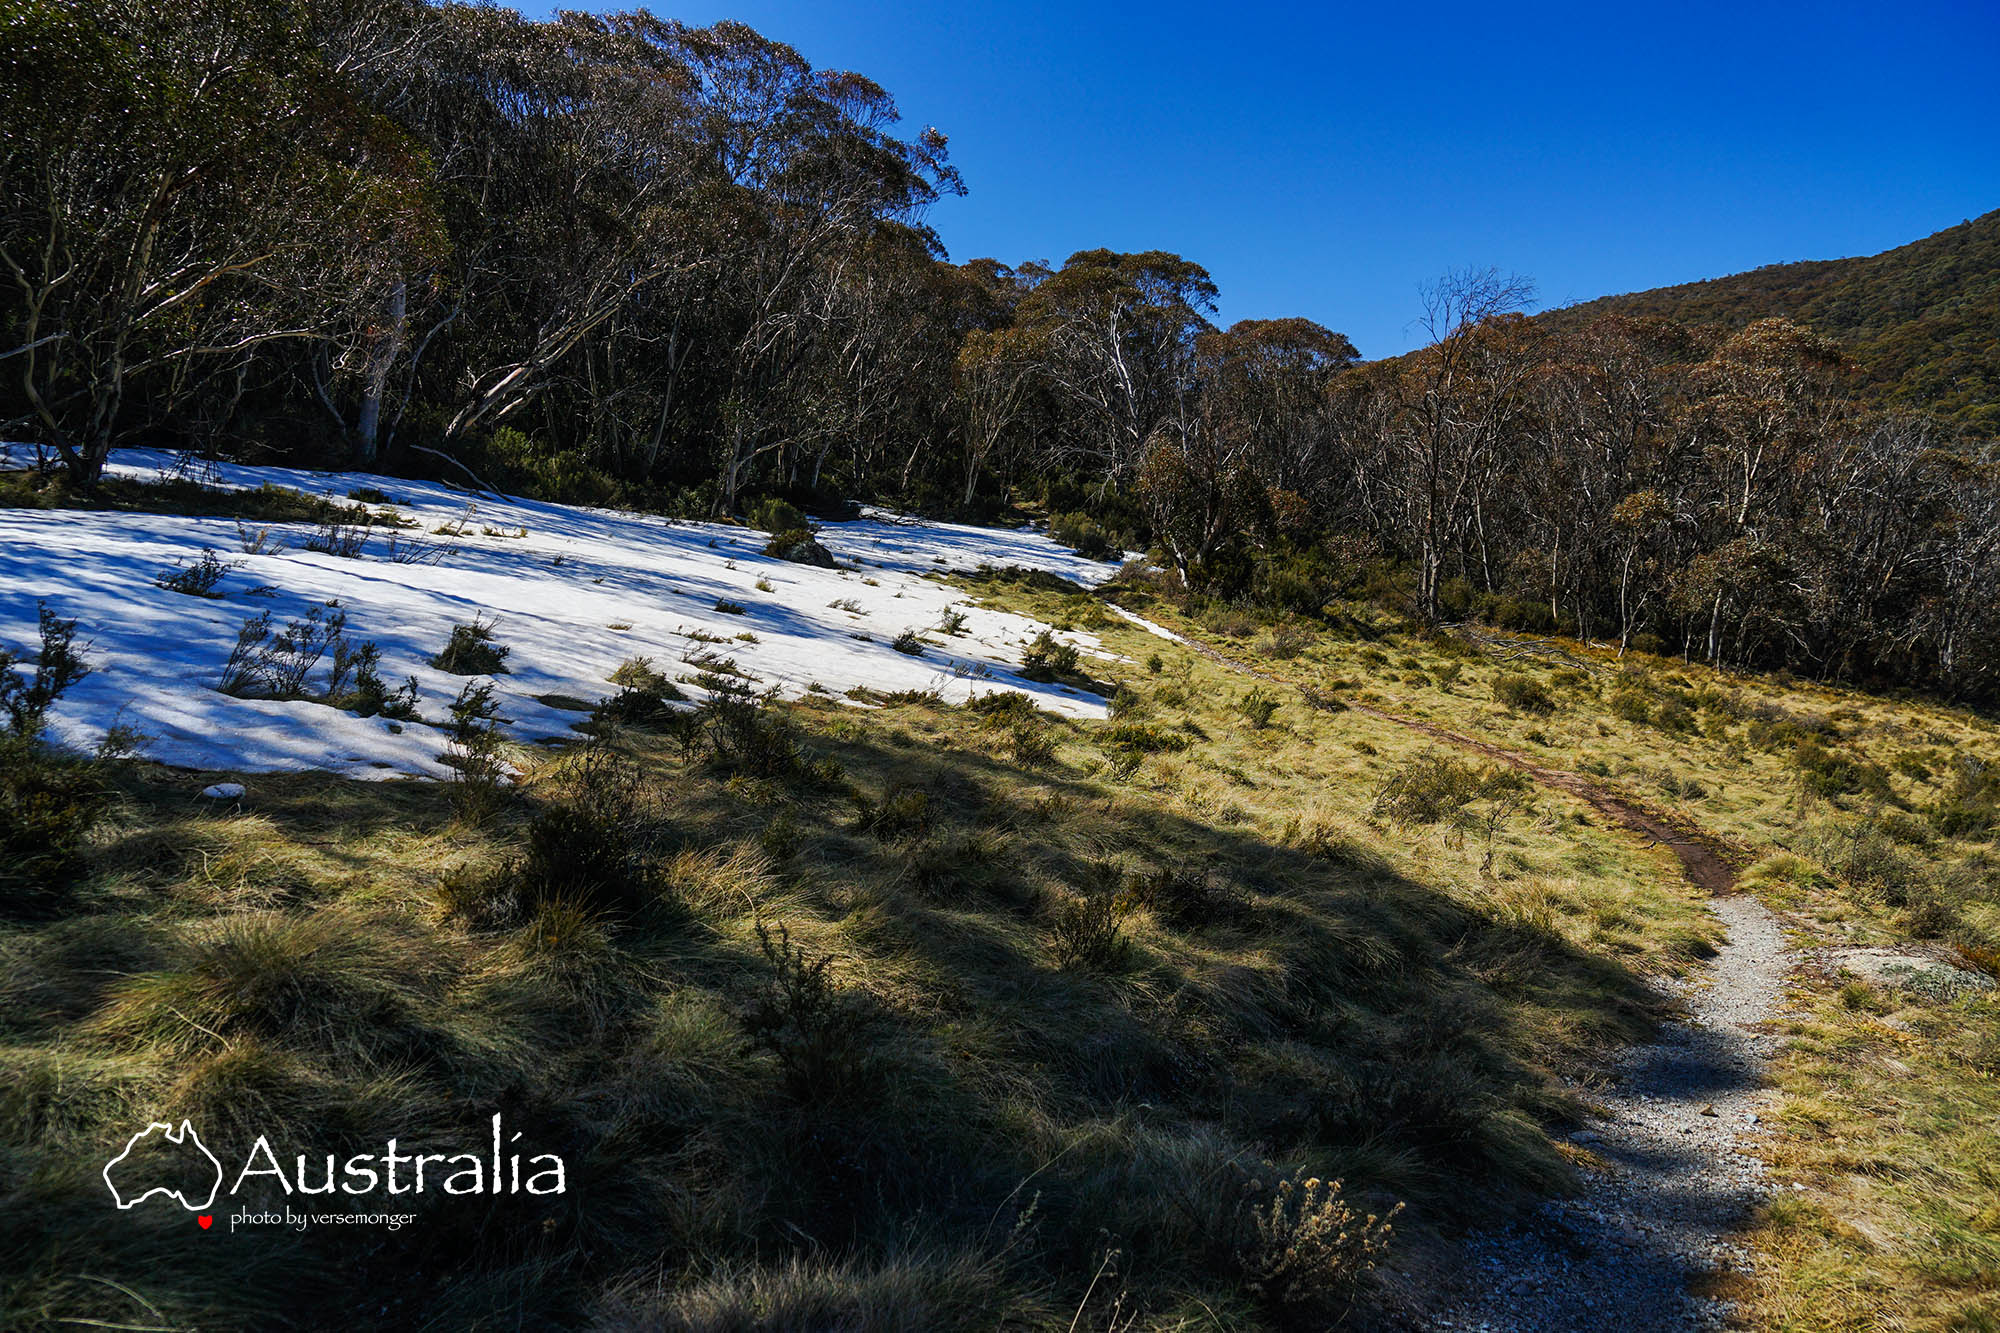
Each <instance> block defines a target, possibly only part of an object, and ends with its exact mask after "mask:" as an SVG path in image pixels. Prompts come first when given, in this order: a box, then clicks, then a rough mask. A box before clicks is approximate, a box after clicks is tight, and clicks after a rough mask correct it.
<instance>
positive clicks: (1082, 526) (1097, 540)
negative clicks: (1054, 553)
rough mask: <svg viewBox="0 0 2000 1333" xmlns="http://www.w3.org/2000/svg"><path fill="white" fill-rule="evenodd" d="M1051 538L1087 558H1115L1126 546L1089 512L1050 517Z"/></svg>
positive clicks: (1122, 552)
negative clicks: (1100, 524)
mask: <svg viewBox="0 0 2000 1333" xmlns="http://www.w3.org/2000/svg"><path fill="white" fill-rule="evenodd" d="M1049 540H1050V541H1052V542H1054V543H1056V545H1058V546H1067V547H1069V548H1070V549H1071V550H1073V551H1075V552H1076V553H1077V554H1078V555H1080V556H1083V557H1084V558H1085V559H1087V560H1115V559H1117V558H1118V557H1119V556H1121V555H1123V554H1124V546H1123V544H1122V543H1121V542H1120V541H1118V540H1117V539H1116V538H1114V537H1113V536H1112V534H1111V533H1109V532H1106V531H1105V530H1104V528H1102V527H1101V526H1099V524H1098V522H1097V520H1096V519H1094V518H1092V517H1090V516H1089V515H1088V514H1077V513H1071V514H1057V515H1055V516H1053V517H1052V518H1050V519H1049Z"/></svg>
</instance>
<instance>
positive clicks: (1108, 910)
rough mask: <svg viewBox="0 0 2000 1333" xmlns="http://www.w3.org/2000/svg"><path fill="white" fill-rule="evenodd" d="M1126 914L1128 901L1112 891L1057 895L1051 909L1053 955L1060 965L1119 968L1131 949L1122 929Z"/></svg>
mask: <svg viewBox="0 0 2000 1333" xmlns="http://www.w3.org/2000/svg"><path fill="white" fill-rule="evenodd" d="M1125 914H1126V904H1125V899H1124V897H1123V895H1122V894H1120V893H1118V892H1117V891H1116V890H1115V889H1112V888H1106V887H1099V888H1096V889H1093V890H1091V891H1089V892H1086V893H1081V894H1061V895H1059V896H1057V897H1056V899H1055V900H1054V902H1053V903H1052V904H1051V905H1050V908H1049V952H1050V953H1051V954H1053V955H1054V956H1055V960H1056V964H1057V965H1058V966H1059V967H1082V968H1090V969H1093V970H1095V971H1100V972H1108V971H1113V970H1115V969H1117V968H1118V967H1119V966H1121V965H1122V964H1123V963H1124V961H1125V958H1126V955H1127V953H1128V952H1129V950H1130V947H1131V946H1130V942H1129V941H1128V940H1126V938H1125V932H1124V930H1123V929H1122V925H1123V923H1124V920H1125Z"/></svg>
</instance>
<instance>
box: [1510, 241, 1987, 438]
mask: <svg viewBox="0 0 2000 1333" xmlns="http://www.w3.org/2000/svg"><path fill="white" fill-rule="evenodd" d="M1608 314H1617V315H1638V316H1661V317H1665V318H1668V319H1673V320H1677V321H1679V322H1681V323H1684V324H1714V325H1720V326H1722V327H1725V328H1741V327H1742V326H1743V325H1745V324H1748V323H1750V322H1751V321H1752V320H1757V319H1764V318H1767V317H1769V316H1773V315H1782V316H1784V317H1786V318H1789V319H1793V320H1797V321H1798V322H1800V323H1802V324H1809V325H1811V326H1812V327H1813V328H1814V329H1816V330H1818V331H1819V332H1821V333H1824V334H1828V335H1830V336H1832V337H1834V338H1837V339H1839V340H1840V342H1841V344H1842V345H1843V347H1844V348H1845V349H1846V351H1847V352H1848V354H1849V355H1850V356H1852V357H1853V359H1854V363H1855V367H1856V372H1857V383H1856V385H1855V391H1856V394H1857V396H1859V397H1860V398H1862V399H1863V400H1864V401H1867V402H1870V403H1875V404H1880V405H1883V406H1894V407H1907V408H1919V409H1924V410H1927V411H1930V412H1934V413H1936V414H1937V415H1938V416H1940V417H1943V418H1945V419H1946V420H1949V421H1951V422H1953V423H1955V424H1957V425H1958V426H1959V427H1961V428H1962V429H1964V430H1966V431H1967V432H1969V433H1972V434H1977V435H1983V436H1996V437H2000V209H1995V210H1994V211H1993V212H1990V213H1987V214H1984V215H1983V216H1981V217H1978V218H1976V219H1974V220H1973V221H1970V222H1964V223H1960V224H1959V225H1958V226H1956V227H1947V228H1946V229H1945V230H1943V231H1940V232H1937V233H1935V234H1934V235H1931V236H1926V237H1925V238H1924V239H1922V240H1920V241H1912V242H1911V243H1910V244H1908V245H1902V246H1898V247H1896V248H1895V249H1894V250H1885V251H1883V252H1882V253H1881V254H1878V255H1868V256H1865V257H1861V258H1856V259H1819V260H1807V261H1804V262H1801V263H1795V264H1769V265H1766V266H1765V267H1763V268H1757V269H1752V270H1750V271H1749V272H1747V273H1737V274H1733V275H1731V276H1729V277H1726V278H1711V279H1709V280H1708V281H1705V282H1688V283H1682V284H1680V285H1679V286H1675V287H1656V288H1654V289H1653V290H1651V291H1644V292H1632V293H1630V294H1627V295H1624V296H1605V297H1600V298H1598V299H1597V300H1595V301H1586V302H1583V303H1581V304H1578V305H1573V306H1565V307H1563V308H1561V309H1558V310H1551V311H1548V312H1546V313H1544V314H1542V315H1540V316H1538V317H1537V318H1538V319H1539V320H1540V321H1541V322H1543V323H1546V324H1549V325H1552V326H1555V327H1558V328H1569V327H1574V326H1576V325H1578V324H1581V323H1584V322H1587V321H1589V320H1591V319H1594V318H1596V317H1598V316H1600V315H1608Z"/></svg>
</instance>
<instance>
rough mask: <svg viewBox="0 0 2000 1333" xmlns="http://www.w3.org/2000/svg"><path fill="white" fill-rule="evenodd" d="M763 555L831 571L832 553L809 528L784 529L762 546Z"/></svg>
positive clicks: (832, 563) (832, 564)
mask: <svg viewBox="0 0 2000 1333" xmlns="http://www.w3.org/2000/svg"><path fill="white" fill-rule="evenodd" d="M764 554H765V555H768V556H775V557H776V558H777V559H779V560H789V561H791V562H792V563H793V564H795V565H817V566H819V567H820V568H821V569H832V568H833V566H834V560H833V552H831V551H829V550H827V549H826V547H824V546H822V545H821V544H820V541H819V538H818V537H816V536H814V535H813V532H812V530H811V529H810V528H786V529H785V530H784V531H783V532H780V533H777V534H775V535H774V536H773V537H772V538H771V540H770V541H768V542H766V543H765V544H764Z"/></svg>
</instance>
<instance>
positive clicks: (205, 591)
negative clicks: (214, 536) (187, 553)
mask: <svg viewBox="0 0 2000 1333" xmlns="http://www.w3.org/2000/svg"><path fill="white" fill-rule="evenodd" d="M235 567H236V566H235V563H234V562H232V561H224V560H223V559H221V558H220V557H219V556H217V555H216V553H215V548H214V547H213V546H204V547H202V548H201V558H200V559H199V560H197V561H195V562H194V563H193V564H191V565H190V564H186V563H184V562H182V561H179V560H176V561H174V563H173V565H172V567H171V568H168V569H163V570H161V571H160V572H159V573H158V574H155V575H154V576H153V583H154V585H155V586H157V587H160V588H164V589H165V590H166V591H168V592H180V593H186V594H187V595H188V596H190V597H210V598H215V597H220V596H221V595H222V594H221V593H218V592H217V591H216V590H215V588H216V585H217V584H219V583H221V582H222V578H223V575H225V574H227V573H228V572H229V571H230V570H232V569H234V568H235Z"/></svg>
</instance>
